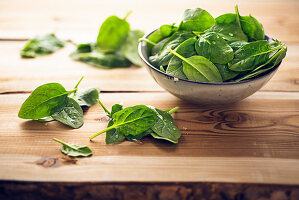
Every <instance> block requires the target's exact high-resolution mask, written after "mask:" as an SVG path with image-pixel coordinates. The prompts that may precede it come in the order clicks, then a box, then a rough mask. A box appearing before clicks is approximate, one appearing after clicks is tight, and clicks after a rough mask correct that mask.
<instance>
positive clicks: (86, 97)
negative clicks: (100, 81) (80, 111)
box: [71, 88, 99, 107]
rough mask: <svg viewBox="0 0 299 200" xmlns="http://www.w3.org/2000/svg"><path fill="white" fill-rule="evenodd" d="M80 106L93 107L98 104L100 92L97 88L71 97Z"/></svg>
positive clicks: (82, 91) (79, 92)
mask: <svg viewBox="0 0 299 200" xmlns="http://www.w3.org/2000/svg"><path fill="white" fill-rule="evenodd" d="M71 97H72V98H73V99H75V100H76V101H77V102H78V104H79V105H80V106H88V107H90V106H92V105H94V104H96V103H97V100H98V98H99V90H98V89H97V88H85V89H81V90H78V91H77V92H76V94H74V95H71Z"/></svg>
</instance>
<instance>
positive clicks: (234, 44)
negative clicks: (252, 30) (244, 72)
mask: <svg viewBox="0 0 299 200" xmlns="http://www.w3.org/2000/svg"><path fill="white" fill-rule="evenodd" d="M245 44H249V43H248V42H245V41H242V40H240V41H231V42H228V45H229V46H230V47H231V48H232V49H233V51H234V52H236V51H237V50H238V49H240V48H241V47H243V46H244V45H245Z"/></svg>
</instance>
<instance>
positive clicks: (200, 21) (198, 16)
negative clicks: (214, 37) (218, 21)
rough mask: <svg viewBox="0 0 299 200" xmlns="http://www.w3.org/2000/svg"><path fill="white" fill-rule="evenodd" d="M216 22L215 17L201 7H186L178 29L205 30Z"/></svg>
mask: <svg viewBox="0 0 299 200" xmlns="http://www.w3.org/2000/svg"><path fill="white" fill-rule="evenodd" d="M214 24H215V19H214V18H213V16H212V15H211V14H210V13H208V12H207V11H206V10H203V9H201V8H194V9H186V10H185V11H184V13H183V20H182V22H181V23H180V25H179V27H178V30H187V31H204V30H206V29H208V28H210V27H212V26H213V25H214Z"/></svg>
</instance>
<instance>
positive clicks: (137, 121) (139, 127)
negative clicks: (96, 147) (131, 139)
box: [89, 105, 156, 139]
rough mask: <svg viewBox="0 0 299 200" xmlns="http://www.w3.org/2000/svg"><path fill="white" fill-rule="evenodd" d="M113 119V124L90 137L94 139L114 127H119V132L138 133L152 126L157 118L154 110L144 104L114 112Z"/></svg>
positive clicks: (124, 133) (126, 133)
mask: <svg viewBox="0 0 299 200" xmlns="http://www.w3.org/2000/svg"><path fill="white" fill-rule="evenodd" d="M112 119H113V122H114V124H113V125H112V126H110V127H109V128H106V129H104V130H102V131H100V132H98V133H96V134H94V135H92V136H90V137H89V138H90V139H93V138H95V137H96V136H98V135H100V134H102V133H104V132H106V131H108V130H111V129H113V128H116V129H117V131H118V134H123V135H138V134H140V133H142V132H144V131H146V130H147V129H149V128H151V127H152V125H153V124H154V123H155V120H156V119H155V115H154V113H153V111H152V110H151V109H149V108H148V107H146V106H144V105H137V106H132V107H127V108H125V109H123V110H121V111H118V112H116V113H114V114H113V116H112Z"/></svg>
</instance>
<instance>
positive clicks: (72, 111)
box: [51, 98, 83, 128]
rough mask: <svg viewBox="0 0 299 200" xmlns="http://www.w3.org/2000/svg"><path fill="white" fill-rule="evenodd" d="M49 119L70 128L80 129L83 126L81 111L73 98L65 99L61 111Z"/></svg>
mask: <svg viewBox="0 0 299 200" xmlns="http://www.w3.org/2000/svg"><path fill="white" fill-rule="evenodd" d="M51 117H53V119H55V120H57V121H59V122H61V123H63V124H65V125H68V126H70V127H72V128H80V127H81V126H82V125H83V110H82V108H81V107H80V105H79V104H78V103H77V101H75V100H74V99H73V98H67V104H66V105H65V106H64V107H63V108H62V110H60V111H58V112H55V113H54V114H52V115H51Z"/></svg>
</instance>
